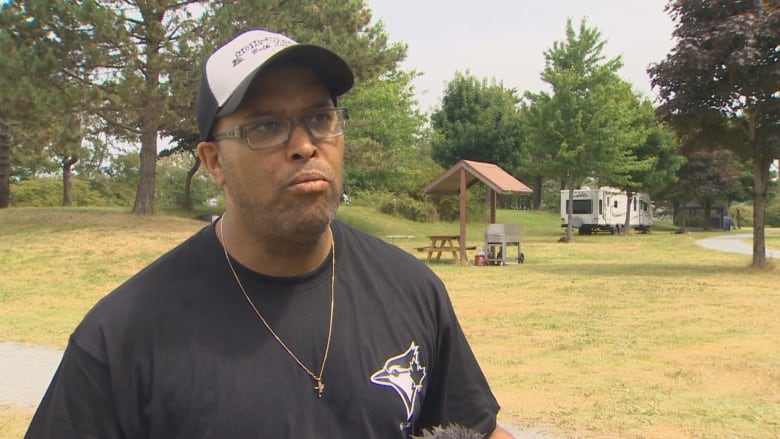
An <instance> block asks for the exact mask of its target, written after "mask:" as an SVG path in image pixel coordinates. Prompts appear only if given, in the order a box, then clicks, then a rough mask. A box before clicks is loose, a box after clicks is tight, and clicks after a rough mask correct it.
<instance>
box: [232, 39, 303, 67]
mask: <svg viewBox="0 0 780 439" xmlns="http://www.w3.org/2000/svg"><path fill="white" fill-rule="evenodd" d="M293 44H295V42H294V41H292V40H288V39H285V38H279V37H272V36H271V37H266V38H262V39H257V40H252V42H250V43H249V44H247V45H246V46H244V47H242V48H241V49H239V50H237V51H236V53H235V58H234V59H233V67H235V66H237V65H239V64H241V63H242V62H244V60H245V59H246V56H247V55H251V56H256V55H258V54H260V53H261V52H265V51H266V50H268V49H272V48H274V49H275V48H283V47H287V46H292V45H293Z"/></svg>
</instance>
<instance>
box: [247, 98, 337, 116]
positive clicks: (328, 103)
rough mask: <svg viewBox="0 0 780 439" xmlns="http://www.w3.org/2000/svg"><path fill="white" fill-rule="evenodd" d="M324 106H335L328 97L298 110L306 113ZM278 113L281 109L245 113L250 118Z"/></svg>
mask: <svg viewBox="0 0 780 439" xmlns="http://www.w3.org/2000/svg"><path fill="white" fill-rule="evenodd" d="M326 108H335V107H334V106H333V101H332V100H330V99H323V100H321V101H319V102H315V103H313V104H311V105H309V106H307V107H305V108H303V109H302V110H301V111H300V113H302V114H306V113H307V112H309V111H316V110H322V109H326ZM280 113H281V111H274V110H268V109H264V108H258V109H255V110H252V112H250V113H249V114H248V115H247V118H248V119H250V120H254V119H262V118H267V117H274V116H278V115H279V114H280Z"/></svg>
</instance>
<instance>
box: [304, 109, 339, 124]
mask: <svg viewBox="0 0 780 439" xmlns="http://www.w3.org/2000/svg"><path fill="white" fill-rule="evenodd" d="M333 117H334V113H333V112H332V111H323V112H322V113H315V114H311V115H309V116H306V123H307V124H308V125H327V124H329V123H330V122H331V120H332V119H333Z"/></svg>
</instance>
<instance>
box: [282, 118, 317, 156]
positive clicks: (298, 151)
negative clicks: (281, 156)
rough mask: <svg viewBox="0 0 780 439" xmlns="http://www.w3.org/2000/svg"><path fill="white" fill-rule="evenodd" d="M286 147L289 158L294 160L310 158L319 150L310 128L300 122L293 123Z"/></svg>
mask: <svg viewBox="0 0 780 439" xmlns="http://www.w3.org/2000/svg"><path fill="white" fill-rule="evenodd" d="M286 148H287V158H288V159H290V160H294V161H298V160H309V159H311V158H312V157H315V156H316V155H317V152H318V151H319V148H317V145H315V144H314V141H313V140H312V137H311V134H309V130H308V129H307V128H306V127H305V126H304V125H303V124H300V123H293V125H292V127H291V128H290V139H289V140H288V141H287V146H286Z"/></svg>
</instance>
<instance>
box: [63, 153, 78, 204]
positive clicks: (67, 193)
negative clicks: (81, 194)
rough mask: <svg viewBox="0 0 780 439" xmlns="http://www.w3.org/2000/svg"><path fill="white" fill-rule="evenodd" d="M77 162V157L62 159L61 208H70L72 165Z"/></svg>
mask: <svg viewBox="0 0 780 439" xmlns="http://www.w3.org/2000/svg"><path fill="white" fill-rule="evenodd" d="M78 161H79V159H78V157H74V156H67V157H63V158H62V207H70V206H71V204H73V203H72V197H71V194H72V192H73V165H75V164H76V163H77V162H78Z"/></svg>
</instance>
